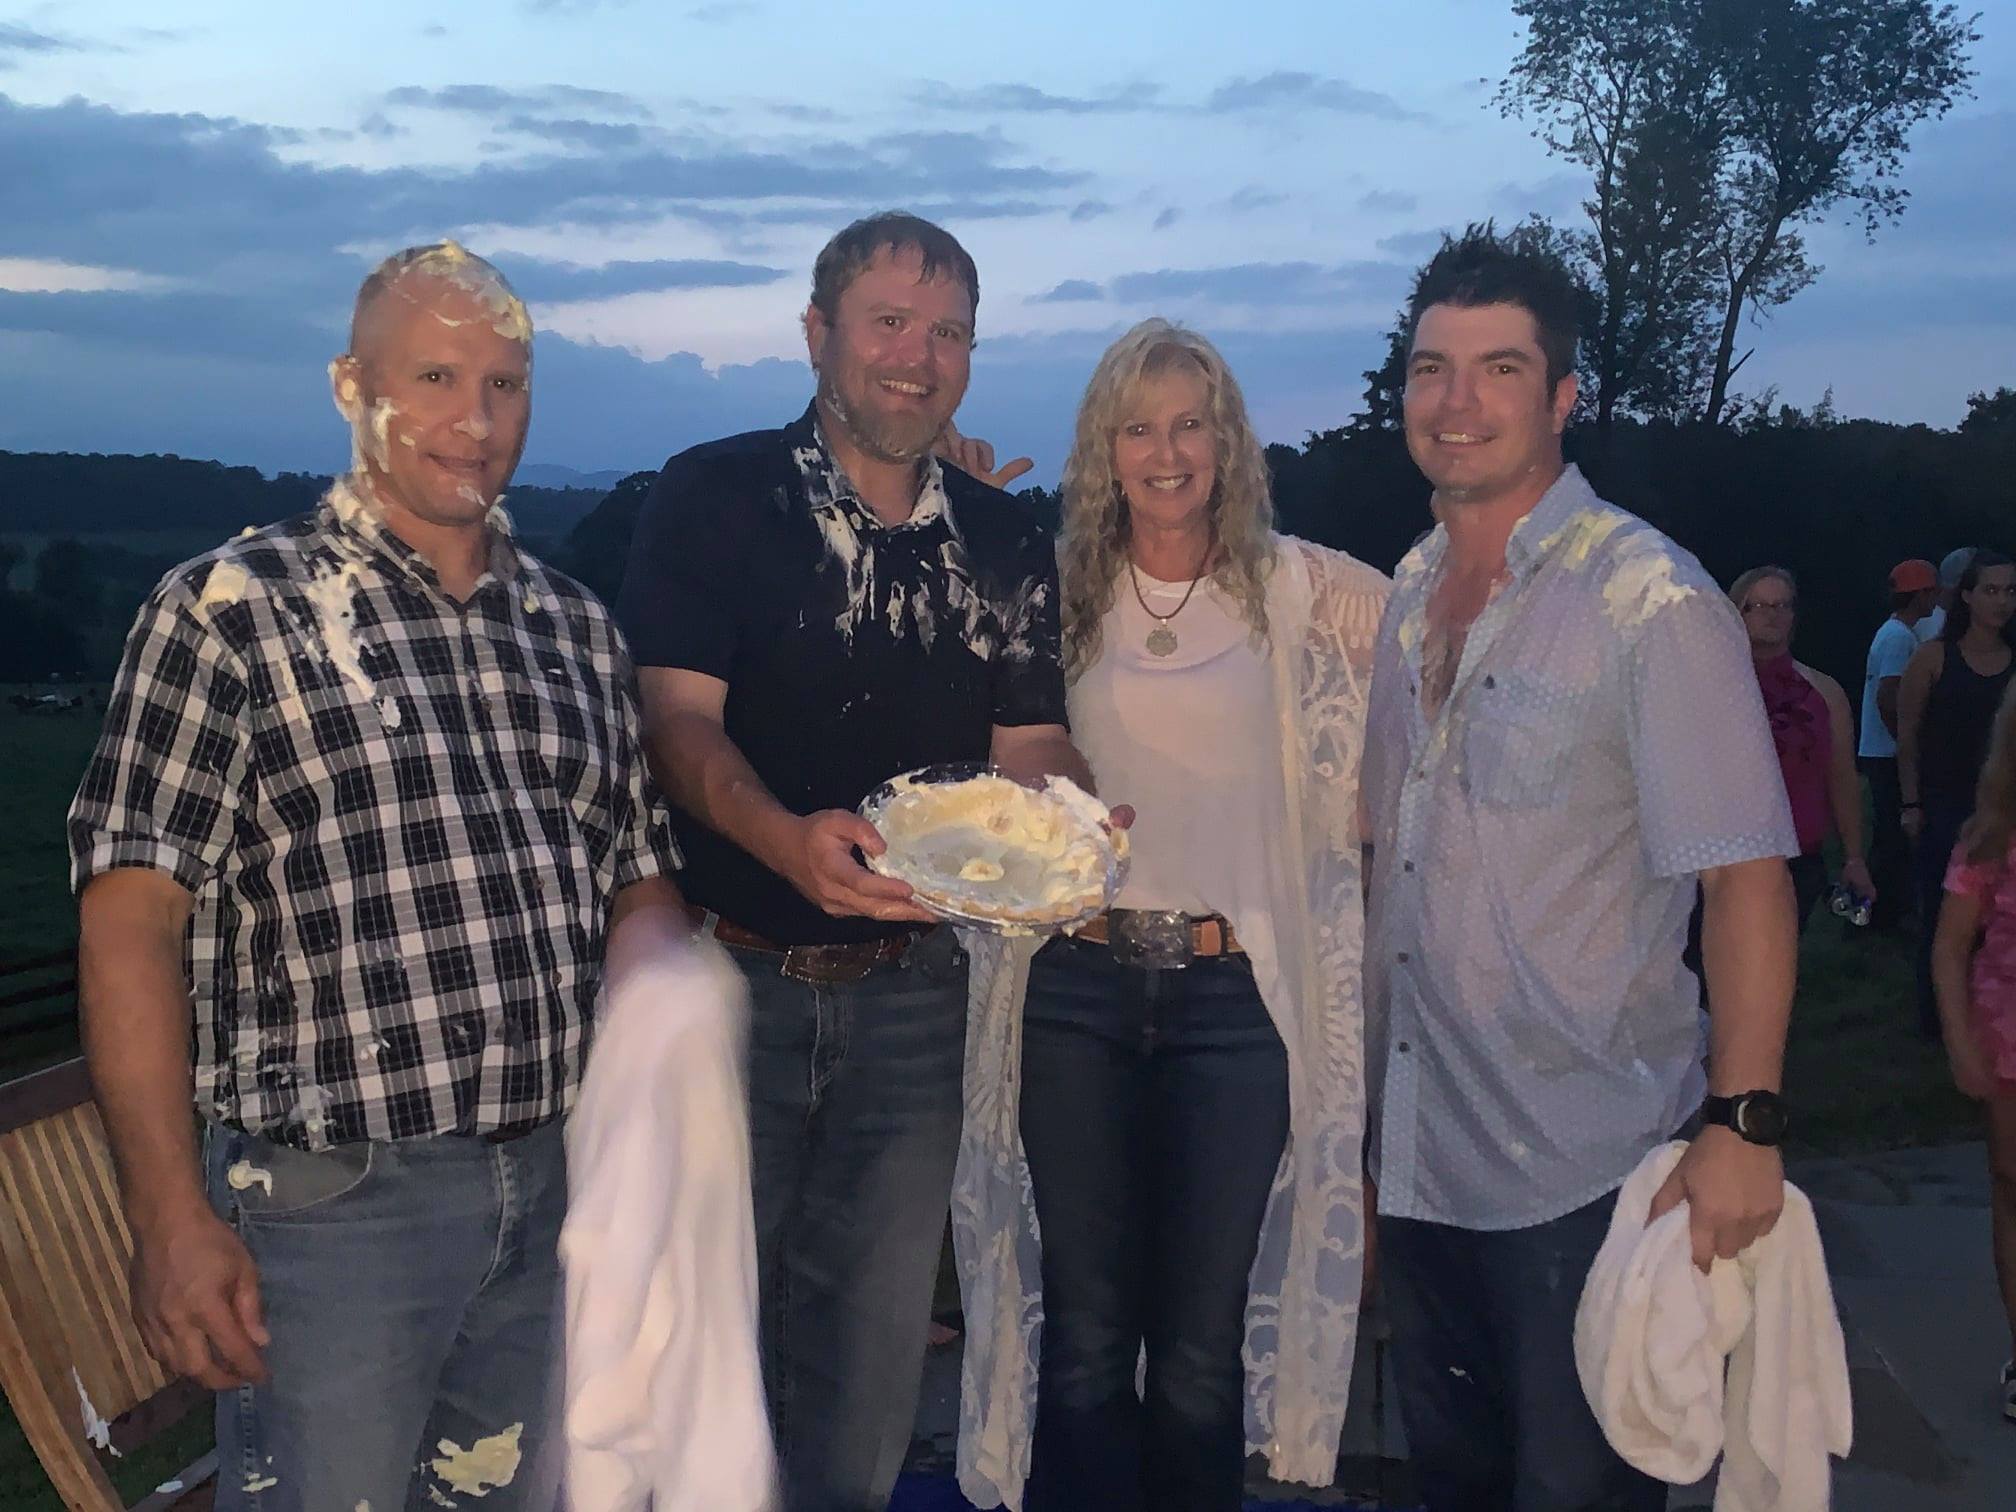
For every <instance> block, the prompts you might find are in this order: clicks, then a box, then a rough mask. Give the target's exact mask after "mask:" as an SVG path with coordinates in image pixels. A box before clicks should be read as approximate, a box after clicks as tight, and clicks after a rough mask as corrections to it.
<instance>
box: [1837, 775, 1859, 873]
mask: <svg viewBox="0 0 2016 1512" xmlns="http://www.w3.org/2000/svg"><path fill="white" fill-rule="evenodd" d="M1833 789H1834V791H1833V798H1834V828H1835V830H1836V832H1838V833H1839V834H1840V836H1841V850H1842V853H1843V854H1844V856H1845V857H1846V859H1848V860H1850V861H1860V860H1861V859H1862V857H1863V850H1862V784H1861V782H1860V781H1859V780H1858V779H1857V778H1856V776H1855V767H1854V765H1853V763H1851V762H1845V761H1840V760H1837V761H1836V762H1835V763H1834V782H1833Z"/></svg>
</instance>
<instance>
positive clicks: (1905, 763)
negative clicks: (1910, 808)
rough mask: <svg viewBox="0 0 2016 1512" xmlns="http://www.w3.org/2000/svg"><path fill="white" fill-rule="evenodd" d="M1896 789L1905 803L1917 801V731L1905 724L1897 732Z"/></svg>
mask: <svg viewBox="0 0 2016 1512" xmlns="http://www.w3.org/2000/svg"><path fill="white" fill-rule="evenodd" d="M1897 791H1898V792H1899V793H1900V794H1901V795H1902V799H1903V801H1904V802H1905V803H1907V804H1908V803H1916V802H1918V731H1917V728H1916V727H1915V726H1907V727H1906V728H1904V729H1901V730H1899V731H1898V732H1897Z"/></svg>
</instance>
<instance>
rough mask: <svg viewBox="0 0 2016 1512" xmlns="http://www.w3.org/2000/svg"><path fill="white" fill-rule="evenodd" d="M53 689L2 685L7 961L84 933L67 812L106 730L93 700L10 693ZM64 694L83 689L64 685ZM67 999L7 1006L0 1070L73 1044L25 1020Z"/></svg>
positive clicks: (1, 828) (5, 984) (16, 1069)
mask: <svg viewBox="0 0 2016 1512" xmlns="http://www.w3.org/2000/svg"><path fill="white" fill-rule="evenodd" d="M24 691H26V692H47V691H52V690H50V689H46V688H44V689H33V688H30V689H23V688H20V687H15V686H0V773H4V774H5V777H4V779H0V967H5V966H8V965H10V964H12V963H14V962H17V961H23V960H28V959H31V958H33V957H37V956H45V955H49V954H51V953H52V952H55V951H59V950H62V949H65V948H66V947H68V946H69V945H70V944H71V943H72V942H73V941H75V940H76V938H77V910H76V907H75V905H74V904H73V903H72V902H71V900H70V882H69V864H70V863H69V849H68V845H67V843H66V841H65V839H64V832H63V816H64V813H65V811H66V810H67V809H68V808H69V805H70V796H71V794H72V793H73V792H75V791H76V788H77V780H78V778H79V777H80V776H82V775H83V771H84V763H85V761H86V760H87V759H88V757H89V756H90V754H91V745H92V742H93V741H94V740H96V739H97V736H98V721H99V714H98V711H97V710H95V709H93V708H90V707H88V706H87V707H85V708H83V709H79V710H77V711H75V712H74V713H65V714H20V713H16V712H15V710H14V709H13V707H12V706H11V705H9V704H8V703H7V701H6V699H7V695H9V694H12V693H17V692H24ZM53 691H60V692H62V693H64V694H65V695H69V694H72V693H74V692H76V691H78V690H76V689H71V688H62V689H57V690H53ZM59 975H68V973H67V972H55V971H44V972H39V973H37V974H35V975H33V976H29V977H22V978H4V979H0V995H4V994H5V993H7V992H9V991H13V990H17V989H21V988H25V987H28V986H31V985H35V984H38V983H41V982H45V981H49V980H51V979H53V978H54V977H56V976H59ZM63 1006H64V1001H63V1000H57V1001H53V1002H41V1003H30V1004H24V1005H21V1006H19V1007H16V1008H12V1009H6V1008H0V1077H4V1076H9V1075H18V1074H19V1073H20V1072H22V1071H23V1070H27V1069H30V1068H32V1067H33V1066H36V1065H42V1064H46V1063H47V1062H49V1061H50V1060H54V1059H60V1058H61V1057H62V1056H64V1055H66V1054H70V1053H72V1052H74V1050H75V1048H76V1043H77V1037H76V1033H75V1031H74V1029H72V1028H69V1027H59V1028H56V1029H46V1030H40V1031H37V1032H33V1033H28V1032H23V1031H22V1030H21V1029H20V1028H19V1025H20V1024H21V1022H22V1020H23V1019H24V1018H25V1017H28V1016H30V1015H34V1016H40V1015H43V1014H46V1013H48V1012H49V1011H51V1010H52V1009H57V1008H61V1007H63Z"/></svg>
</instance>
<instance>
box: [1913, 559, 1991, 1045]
mask: <svg viewBox="0 0 2016 1512" xmlns="http://www.w3.org/2000/svg"><path fill="white" fill-rule="evenodd" d="M2012 617H2016V564H2012V563H2011V561H2010V559H2009V558H2008V557H2006V556H2004V555H2003V554H2002V553H2001V552H1999V551H1977V552H1975V553H1974V559H1973V560H1972V561H1971V562H1969V563H1968V565H1967V570H1966V571H1965V572H1964V573H1962V574H1961V575H1960V584H1959V586H1958V587H1957V588H1956V589H1955V590H1954V597H1953V606H1952V608H1951V609H1949V610H1948V611H1947V615H1946V623H1945V626H1944V627H1943V628H1942V629H1941V631H1940V633H1939V638H1938V639H1937V640H1935V641H1931V642H1929V643H1927V644H1926V645H1923V646H1921V647H1919V648H1918V651H1917V653H1916V654H1915V655H1913V656H1912V658H1911V661H1910V664H1909V665H1908V666H1906V667H1905V669H1904V677H1903V680H1902V681H1901V682H1900V683H1899V684H1898V685H1897V785H1898V788H1899V789H1900V790H1901V792H1902V793H1903V809H1904V832H1905V833H1906V834H1907V835H1909V836H1910V837H1911V840H1912V844H1913V845H1914V847H1915V848H1916V849H1915V860H1914V863H1913V868H1914V871H1915V874H1916V878H1917V887H1918V907H1919V910H1920V912H1919V915H1918V918H1919V938H1918V1027H1919V1031H1920V1032H1921V1033H1922V1034H1924V1035H1925V1037H1926V1038H1928V1039H1931V1038H1934V1037H1936V1036H1937V1035H1938V1033H1939V1007H1938V1002H1937V1000H1936V999H1935V998H1934V996H1933V991H1932V938H1933V935H1934V934H1935V933H1936V932H1937V928H1938V923H1939V908H1940V903H1941V900H1942V899H1943V898H1944V896H1945V881H1946V862H1947V860H1948V859H1949V858H1950V857H1951V856H1952V854H1953V845H1954V842H1955V841H1957V840H1958V839H1959V837H1960V829H1961V826H1962V825H1964V824H1965V823H1966V822H1967V816H1968V815H1969V814H1971V813H1972V812H1973V811H1974V787H1975V784H1976V782H1978V781H1979V779H1980V776H1981V765H1982V763H1983V762H1984V761H1985V760H1986V759H1987V756H1988V737H1989V733H1990V731H1991V730H1992V729H1993V727H1994V724H1995V709H1996V706H1997V705H1999V704H2000V703H2001V701H2002V692H2003V690H2004V689H2005V688H2007V687H2008V686H2009V679H2010V673H2011V671H2012V670H2016V643H2012V641H2011V638H2010V620H2011V618H2012Z"/></svg>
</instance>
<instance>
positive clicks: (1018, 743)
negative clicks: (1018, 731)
mask: <svg viewBox="0 0 2016 1512" xmlns="http://www.w3.org/2000/svg"><path fill="white" fill-rule="evenodd" d="M991 755H992V759H993V762H994V764H995V765H996V766H998V767H1000V768H1001V770H1002V771H1004V772H1006V773H1007V774H1008V775H1009V776H1010V777H1013V778H1014V779H1015V780H1016V781H1017V782H1034V781H1036V780H1038V779H1039V778H1043V777H1050V776H1057V777H1068V778H1070V779H1071V780H1072V781H1073V782H1075V783H1077V784H1078V786H1080V787H1081V788H1083V789H1085V791H1086V792H1088V793H1096V792H1097V791H1098V786H1097V784H1096V782H1095V780H1094V778H1093V776H1092V767H1091V765H1090V764H1089V763H1088V762H1087V761H1086V760H1085V757H1084V754H1083V753H1082V752H1080V751H1079V749H1078V747H1077V746H1075V745H1073V744H1072V743H1071V737H1070V736H1069V735H1067V734H1065V733H1064V732H1063V731H1062V730H1058V731H1056V732H1055V733H1046V734H1042V735H1028V736H1019V737H1018V736H1015V735H1012V734H1008V733H1006V732H1004V731H997V732H996V733H995V736H994V749H993V751H992V753H991Z"/></svg>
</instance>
